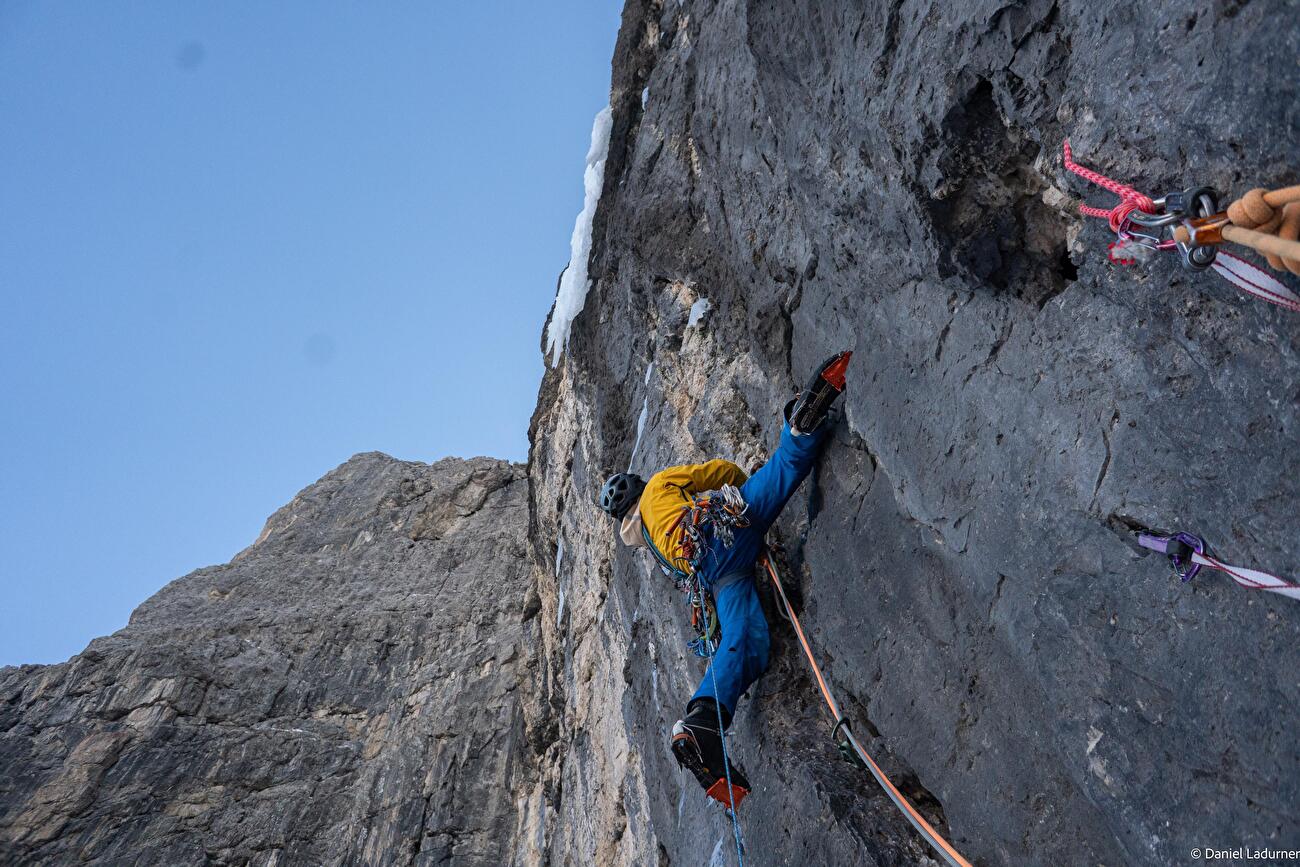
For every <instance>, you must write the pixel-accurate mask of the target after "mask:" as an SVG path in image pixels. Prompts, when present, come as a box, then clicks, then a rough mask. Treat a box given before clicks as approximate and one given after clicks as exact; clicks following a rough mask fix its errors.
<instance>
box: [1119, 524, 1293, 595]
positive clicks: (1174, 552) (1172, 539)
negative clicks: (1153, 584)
mask: <svg viewBox="0 0 1300 867" xmlns="http://www.w3.org/2000/svg"><path fill="white" fill-rule="evenodd" d="M1138 544H1139V545H1141V546H1142V547H1143V548H1146V549H1148V550H1150V551H1157V552H1159V553H1161V554H1164V555H1165V556H1166V557H1168V558H1169V564H1170V565H1171V566H1172V567H1173V570H1174V574H1175V575H1177V576H1178V579H1179V580H1180V581H1183V582H1187V581H1191V580H1192V579H1193V578H1195V577H1196V573H1197V572H1199V571H1201V567H1202V566H1204V567H1206V568H1208V569H1214V570H1217V571H1219V572H1223V573H1224V574H1226V575H1227V576H1228V577H1229V578H1231V579H1232V580H1233V581H1235V582H1237V584H1238V585H1240V586H1242V587H1245V588H1246V589H1247V590H1267V591H1268V592H1270V593H1280V594H1281V595H1283V596H1289V597H1291V598H1292V599H1300V584H1295V583H1292V582H1290V581H1287V580H1285V579H1283V578H1279V577H1277V576H1276V575H1270V574H1269V573H1267V572H1260V571H1259V570H1258V569H1246V568H1244V567H1242V566H1230V565H1228V564H1227V563H1224V562H1223V561H1222V560H1220V559H1219V558H1217V557H1215V556H1214V555H1213V554H1211V553H1210V548H1209V546H1208V545H1206V544H1205V540H1204V539H1202V538H1201V537H1200V536H1197V535H1195V534H1193V533H1172V534H1169V535H1162V534H1159V533H1139V534H1138Z"/></svg>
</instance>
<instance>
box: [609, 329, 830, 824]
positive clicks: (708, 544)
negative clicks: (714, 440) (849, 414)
mask: <svg viewBox="0 0 1300 867" xmlns="http://www.w3.org/2000/svg"><path fill="white" fill-rule="evenodd" d="M851 355H852V353H851V352H842V353H840V354H839V355H836V356H834V357H833V358H831V359H830V360H828V361H827V362H826V363H825V364H823V365H822V366H821V367H819V368H818V369H817V372H816V373H815V374H814V375H813V377H812V381H811V382H810V383H809V385H808V387H807V388H805V389H804V390H803V391H802V392H800V393H799V394H798V395H796V397H795V398H794V399H793V400H791V401H790V402H789V403H788V404H787V405H786V408H785V420H786V424H785V425H784V427H783V429H782V431H781V440H780V444H779V445H778V447H777V450H776V453H775V454H774V455H772V457H771V459H769V460H768V462H767V463H766V464H764V465H763V466H762V467H761V468H759V469H758V470H757V471H756V472H755V473H754V474H753V475H752V476H749V477H748V478H746V475H745V473H744V471H742V470H741V469H740V468H739V467H738V466H736V465H735V464H733V463H731V462H730V461H726V460H722V459H715V460H711V461H708V462H706V463H703V464H691V465H688V466H677V467H669V468H667V469H665V470H661V471H659V472H658V473H655V474H654V475H653V476H651V477H650V480H649V481H644V480H642V479H641V477H640V476H637V475H635V474H632V473H617V474H615V475H613V476H611V477H610V478H609V479H608V481H606V482H605V485H604V487H603V488H602V489H601V493H600V507H601V508H602V509H603V510H604V511H605V512H607V513H608V514H609V515H610V516H611V517H613V518H615V519H617V520H618V521H620V522H621V523H620V527H619V538H621V539H622V540H623V542H624V544H626V545H628V546H631V547H644V548H647V549H649V551H650V552H651V553H652V554H653V555H654V557H655V559H656V561H658V563H659V566H660V568H661V569H662V570H663V571H664V572H665V573H666V574H668V575H669V576H670V577H673V578H674V580H675V581H676V582H678V586H679V587H682V586H683V582H685V583H687V584H688V585H689V586H691V587H693V588H694V592H695V595H696V596H698V597H702V598H703V597H708V596H711V597H712V598H711V600H709V601H711V603H712V604H708V603H707V602H706V603H704V604H700V605H698V606H697V607H696V609H695V611H694V613H695V614H697V615H699V616H700V617H701V618H703V620H704V621H705V623H706V625H705V627H704V630H703V632H704V636H703V644H704V645H705V646H706V647H707V648H708V651H702V652H700V655H711V656H712V659H711V661H710V663H709V670H708V671H706V672H705V675H704V678H703V680H702V681H701V682H700V687H699V689H697V690H696V691H695V695H694V696H693V697H692V698H691V700H690V702H689V703H688V704H687V705H686V715H685V717H684V718H683V719H680V720H678V721H677V723H676V724H675V725H674V726H673V728H672V739H671V748H672V751H673V756H674V757H675V758H676V759H677V761H678V763H679V764H680V765H682V766H683V767H685V768H687V769H688V770H690V771H691V773H692V774H694V776H695V778H696V779H697V780H698V781H699V783H700V785H701V786H702V787H703V788H704V790H705V791H706V792H707V793H708V794H709V796H710V797H712V798H714V799H715V800H717V801H719V802H721V803H722V804H724V805H727V806H734V805H735V804H739V803H740V800H741V799H742V798H743V797H744V796H745V795H746V794H748V792H749V789H750V784H749V781H748V780H747V779H746V778H745V776H744V774H743V773H741V771H740V770H739V769H738V768H737V767H736V766H735V764H734V763H731V762H727V761H726V760H725V759H724V755H725V744H724V743H723V733H724V732H725V731H726V730H727V727H728V726H730V724H731V719H732V716H733V714H734V713H735V710H736V702H737V700H738V699H739V698H740V695H741V694H742V693H743V692H744V691H745V690H746V689H748V688H749V686H750V684H752V683H753V682H754V681H755V680H757V679H758V677H759V675H761V674H762V673H763V671H764V670H765V669H766V668H767V656H768V645H769V641H768V631H767V620H766V618H765V617H764V616H763V609H762V607H761V605H760V604H759V599H758V591H757V589H756V587H755V586H754V571H755V564H756V562H757V561H758V560H759V558H760V557H761V556H763V554H764V553H765V551H766V535H767V530H768V527H770V526H771V524H772V522H773V521H775V520H776V517H777V515H778V514H779V513H780V511H781V509H782V507H783V506H784V505H785V502H786V500H788V499H789V498H790V496H791V495H792V494H793V493H794V492H795V489H796V488H798V487H799V483H800V482H802V481H803V480H804V478H805V477H806V476H807V475H808V473H809V472H810V471H811V470H812V465H813V461H814V460H815V459H816V456H817V451H818V446H819V445H820V444H821V442H822V440H823V438H824V437H825V435H826V432H827V430H829V429H830V427H831V425H830V424H824V423H823V422H824V421H825V418H826V415H827V411H828V410H829V409H830V406H831V404H832V403H833V402H834V401H835V399H836V398H837V397H838V396H839V395H840V393H841V392H842V391H843V390H844V372H845V370H846V369H847V368H848V364H849V358H850V356H851ZM706 492H713V493H712V494H711V496H716V497H718V502H720V503H725V506H722V507H719V508H720V509H725V510H726V513H727V514H729V515H731V516H732V518H731V520H730V522H729V523H728V525H727V526H725V527H711V528H710V527H707V526H705V528H704V529H703V531H701V530H700V526H701V525H700V523H699V522H698V520H697V521H691V520H689V519H690V518H691V517H692V516H695V517H696V518H697V519H698V516H699V515H700V514H701V511H700V507H699V504H700V503H701V502H702V501H703V500H706V499H707V498H702V496H701V495H704V494H705V493H706ZM737 494H738V496H737ZM742 501H743V502H742ZM684 519H686V520H684ZM687 524H689V525H690V526H689V527H688V526H686V525H687ZM688 536H689V537H690V538H693V539H694V540H695V541H696V543H698V544H695V545H692V544H691V541H690V539H688V538H687V537H688ZM692 553H693V554H694V556H690V555H691V554H692ZM692 582H693V583H692ZM692 601H693V604H694V602H695V600H692ZM714 608H716V615H713V610H712V609H714ZM711 617H716V625H719V626H721V637H720V638H718V637H717V636H716V635H713V636H711V635H710V632H709V626H708V623H709V622H710V619H711ZM693 620H694V618H693ZM700 643H701V642H700V641H699V640H697V642H695V643H693V645H692V646H693V647H694V646H695V645H696V644H700ZM728 770H729V771H730V781H731V791H730V792H728V790H727V771H728Z"/></svg>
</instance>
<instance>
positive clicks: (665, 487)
mask: <svg viewBox="0 0 1300 867" xmlns="http://www.w3.org/2000/svg"><path fill="white" fill-rule="evenodd" d="M747 478H749V477H748V476H747V475H745V471H744V470H742V469H741V468H740V467H738V466H736V465H735V464H733V463H732V462H731V461H724V460H722V459H721V458H717V459H714V460H711V461H708V462H707V463H703V464H686V465H684V466H680V467H668V468H667V469H665V470H660V471H659V472H657V473H655V474H654V475H653V476H651V477H650V481H648V482H646V485H645V491H643V492H642V493H641V501H640V503H638V509H639V510H640V512H641V523H642V524H643V525H644V526H645V529H646V532H647V533H649V535H650V540H651V541H652V542H654V545H655V547H656V548H658V549H659V553H660V554H662V555H663V556H664V558H665V559H667V560H668V562H669V563H673V562H674V558H675V557H676V556H677V554H678V550H677V549H678V546H679V545H680V544H681V539H682V532H681V528H680V527H678V528H677V530H676V532H674V533H673V534H672V535H671V537H670V536H669V532H668V531H669V528H671V527H672V526H673V523H674V522H675V521H676V520H677V518H678V516H679V515H681V513H682V507H683V506H689V505H690V503H691V497H693V496H694V495H696V494H702V493H704V492H705V491H716V490H718V489H719V488H721V487H722V486H723V485H735V486H736V487H740V486H741V485H742V484H744V483H745V480H746V479H747ZM674 565H676V566H677V568H679V569H681V570H683V571H687V572H689V571H690V567H688V566H687V565H686V564H684V563H674Z"/></svg>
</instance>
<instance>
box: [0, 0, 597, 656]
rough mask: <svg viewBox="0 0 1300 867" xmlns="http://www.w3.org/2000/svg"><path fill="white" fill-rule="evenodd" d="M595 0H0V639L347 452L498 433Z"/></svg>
mask: <svg viewBox="0 0 1300 867" xmlns="http://www.w3.org/2000/svg"><path fill="white" fill-rule="evenodd" d="M620 8H621V3H620V2H616V0H603V2H596V0H587V2H578V0H565V2H547V3H532V2H511V3H504V2H491V3H456V4H451V3H440V2H439V3H433V2H418V3H416V2H412V3H393V2H385V3H365V4H362V3H346V4H342V3H315V2H312V3H307V2H276V3H265V2H229V3H228V2H222V3H185V2H162V0H158V2H153V3H43V2H21V0H4V2H3V5H0V301H2V303H3V309H2V311H3V312H0V413H3V415H0V455H2V457H0V521H2V522H3V532H0V665H5V664H17V663H24V662H55V661H61V660H63V659H66V658H67V657H69V656H70V655H72V654H74V653H77V652H79V651H80V650H81V649H82V648H83V647H84V646H85V645H86V643H87V642H88V641H89V640H90V639H91V638H94V637H95V636H98V635H103V634H107V633H110V632H112V631H114V630H116V629H118V628H120V627H122V626H123V625H125V624H126V620H127V617H128V615H129V614H130V612H131V610H132V609H133V608H134V607H135V606H136V605H138V604H139V603H140V602H141V601H143V600H144V599H145V598H147V597H148V596H149V595H150V594H152V593H153V592H154V591H156V590H157V589H158V588H160V587H161V586H162V585H164V584H165V583H167V582H168V581H169V580H171V579H173V578H176V577H178V576H180V575H182V574H185V573H186V572H189V571H190V570H192V569H195V568H197V567H200V566H205V565H211V564H215V563H223V562H226V561H227V560H229V559H230V557H231V556H232V555H233V554H235V553H236V552H237V551H239V550H240V549H242V548H243V547H245V546H246V545H248V544H249V543H250V542H251V541H252V540H253V539H254V538H255V537H256V535H257V533H258V532H259V531H260V529H261V526H262V523H263V521H264V520H265V519H266V517H267V516H268V515H269V514H270V513H271V512H273V511H274V510H275V509H276V508H278V507H279V506H281V505H283V504H284V503H286V502H288V500H289V499H290V498H291V497H292V496H293V495H294V494H295V493H296V492H297V491H298V490H299V489H301V488H302V487H304V486H305V485H307V484H309V483H311V482H313V481H315V480H316V479H317V478H319V477H320V476H321V475H323V474H324V473H326V472H327V471H329V470H330V469H332V468H333V467H335V466H336V465H338V464H339V463H341V462H342V461H344V460H346V459H347V458H348V457H350V456H351V455H353V454H355V453H356V452H360V451H368V450H371V449H378V450H381V451H385V452H388V453H389V454H392V455H395V456H397V457H400V458H404V459H408V460H421V461H432V460H436V459H438V458H440V457H444V456H447V455H460V456H471V455H479V454H487V455H494V456H498V457H504V458H510V459H513V460H523V459H524V458H525V455H526V451H527V425H528V417H529V415H530V414H531V412H532V409H533V404H534V400H535V396H536V389H537V384H538V382H539V380H540V377H541V372H542V360H541V356H540V352H539V349H538V341H539V339H540V336H541V329H542V325H543V321H544V319H545V316H546V312H547V310H548V309H549V307H550V305H551V302H552V300H553V299H554V293H555V282H556V278H557V276H558V275H559V272H560V270H561V269H562V268H563V266H564V264H565V262H566V261H567V259H568V253H569V234H570V232H571V231H572V230H573V221H574V218H575V217H576V216H577V213H578V211H579V210H580V209H581V207H582V169H583V158H584V157H585V155H586V152H587V146H588V143H589V139H590V135H591V124H592V119H593V117H594V116H595V114H596V112H597V111H599V110H600V109H601V108H602V107H603V106H604V105H605V104H606V103H607V102H608V89H609V63H610V58H611V56H612V54H613V46H614V39H615V36H616V34H617V28H618V21H619V13H620ZM478 389H482V391H481V392H479V391H478Z"/></svg>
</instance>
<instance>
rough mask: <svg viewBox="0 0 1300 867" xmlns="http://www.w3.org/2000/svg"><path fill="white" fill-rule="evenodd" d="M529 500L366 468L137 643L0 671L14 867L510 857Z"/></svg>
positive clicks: (180, 598)
mask: <svg viewBox="0 0 1300 867" xmlns="http://www.w3.org/2000/svg"><path fill="white" fill-rule="evenodd" d="M527 487H528V485H527V480H526V478H525V476H524V471H523V468H522V467H520V466H518V465H513V464H509V463H505V462H502V461H497V460H491V459H488V458H475V459H473V460H468V461H461V460H450V459H449V460H444V461H439V462H438V463H436V464H433V465H431V466H427V465H424V464H416V463H407V462H402V461H396V460H393V459H392V458H389V457H387V456H385V455H381V454H378V453H370V454H363V455H357V456H356V457H354V458H353V459H351V460H350V461H348V462H347V463H345V464H343V465H342V466H340V467H339V468H338V469H336V470H334V471H333V472H331V473H330V474H329V475H327V476H325V477H324V478H323V479H321V480H320V481H319V482H317V483H316V484H314V485H312V486H310V487H309V488H307V489H306V490H304V491H303V492H302V493H301V494H299V495H298V496H297V497H295V498H294V499H293V501H292V502H291V503H289V504H288V505H287V506H285V507H284V508H282V509H280V510H279V511H278V512H276V513H275V514H274V515H272V516H271V518H270V519H269V520H268V521H267V523H266V528H265V530H264V531H263V532H262V534H261V536H260V537H259V538H258V540H257V541H256V542H255V543H254V544H253V545H252V546H250V547H249V548H247V549H246V550H244V551H243V552H241V553H240V554H239V555H238V556H237V557H236V558H235V559H234V561H232V562H231V563H230V564H229V565H226V566H217V567H213V568H208V569H200V570H198V571H196V572H194V573H191V574H190V575H187V576H186V577H184V578H181V579H179V580H177V581H174V582H172V583H171V584H169V585H168V586H167V587H165V588H164V589H163V590H161V591H160V592H159V593H158V594H156V595H155V596H154V597H153V598H152V599H150V600H149V601H148V602H146V603H144V604H143V605H141V606H140V608H139V609H138V610H137V611H136V612H135V614H134V615H133V616H132V617H131V622H130V624H129V625H128V626H127V627H126V628H125V629H122V630H121V631H119V632H117V633H115V634H113V635H111V636H108V637H106V638H101V639H97V640H96V641H94V642H92V643H91V645H90V646H89V647H88V648H87V649H86V650H85V652H83V653H82V654H80V655H78V656H76V657H74V658H73V659H72V660H70V661H69V662H67V663H64V664H62V665H51V666H22V667H20V668H12V667H11V668H5V669H0V768H3V769H4V773H3V774H0V863H5V864H28V863H43V864H50V863H92V864H127V863H138V864H169V865H174V864H255V865H271V864H281V865H282V864H343V863H370V864H442V863H448V862H452V863H457V864H472V865H485V867H486V865H499V864H503V863H508V862H510V861H511V859H512V858H513V857H514V854H515V853H514V849H513V846H514V843H513V841H514V838H515V835H516V834H517V833H519V832H520V823H521V821H522V813H521V811H520V809H519V803H518V801H519V798H520V797H521V795H520V793H521V792H523V791H525V789H526V787H527V784H528V783H529V782H530V778H531V777H532V776H533V775H534V774H533V771H532V766H533V763H532V762H530V761H529V759H528V755H529V753H530V750H529V748H528V746H527V732H526V724H525V718H524V711H523V707H522V704H523V701H522V698H523V697H525V696H527V695H528V689H527V683H528V682H529V681H530V680H531V678H532V677H533V675H532V673H531V672H532V671H533V670H534V669H535V667H536V665H537V659H536V655H535V653H534V651H533V648H534V638H533V637H532V634H533V633H534V632H535V623H534V622H530V620H529V619H528V618H527V617H526V616H525V611H526V609H527V607H528V600H529V599H530V598H534V599H535V595H531V594H532V593H533V591H532V590H531V587H532V585H533V578H532V574H531V567H530V564H529V560H528V557H527V552H526V545H525V531H526V529H527V526H528V522H527ZM536 609H537V606H536V603H535V602H534V603H533V611H534V612H535V611H536Z"/></svg>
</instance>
